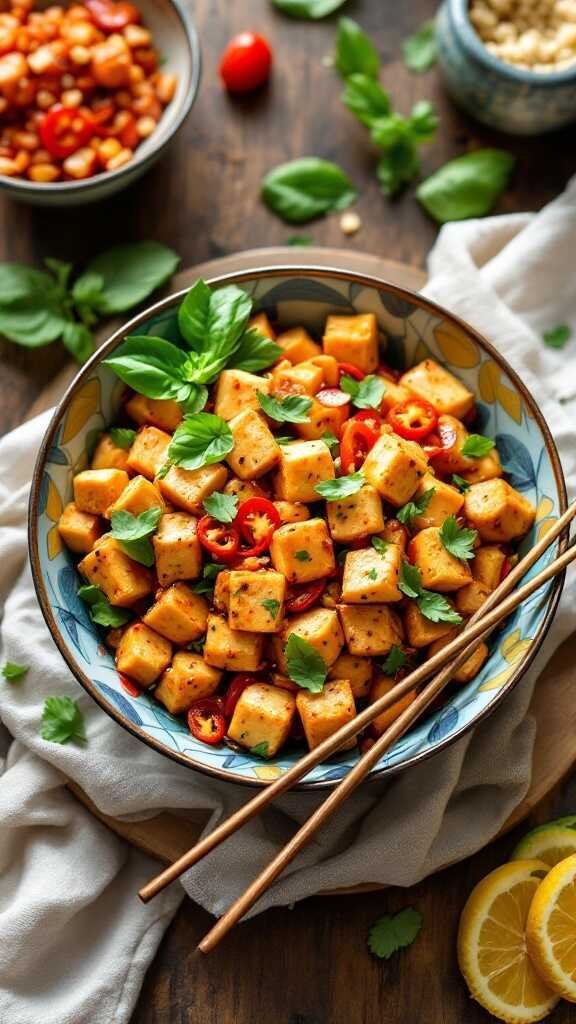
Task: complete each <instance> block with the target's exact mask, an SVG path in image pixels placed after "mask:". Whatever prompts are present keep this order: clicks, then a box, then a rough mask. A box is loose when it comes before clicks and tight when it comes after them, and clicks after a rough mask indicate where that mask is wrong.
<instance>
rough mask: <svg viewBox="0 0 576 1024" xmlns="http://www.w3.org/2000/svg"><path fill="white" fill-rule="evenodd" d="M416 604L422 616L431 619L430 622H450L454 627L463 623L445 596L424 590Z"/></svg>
mask: <svg viewBox="0 0 576 1024" xmlns="http://www.w3.org/2000/svg"><path fill="white" fill-rule="evenodd" d="M416 603H417V605H418V608H419V609H420V611H421V612H422V615H423V616H424V617H425V618H426V619H430V622H450V623H451V624H452V625H454V626H459V625H460V623H461V622H462V616H461V615H459V614H458V612H456V611H454V609H453V608H452V606H451V605H450V604H449V602H448V600H447V599H446V598H445V597H444V595H443V594H435V593H434V591H433V590H423V591H422V592H421V594H420V596H419V598H418V599H417V602H416Z"/></svg>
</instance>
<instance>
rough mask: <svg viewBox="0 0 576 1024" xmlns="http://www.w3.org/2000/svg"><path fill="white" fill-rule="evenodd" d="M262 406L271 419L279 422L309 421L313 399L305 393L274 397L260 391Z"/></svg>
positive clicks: (259, 397)
mask: <svg viewBox="0 0 576 1024" xmlns="http://www.w3.org/2000/svg"><path fill="white" fill-rule="evenodd" d="M257 394H258V401H259V403H260V406H261V408H262V409H263V410H264V412H265V413H266V415H267V416H269V417H270V419H271V420H276V421H277V422H278V423H308V422H309V420H310V417H309V416H308V413H309V412H310V409H311V407H312V399H311V398H306V397H305V396H304V395H286V397H285V398H274V396H273V395H265V394H264V392H263V391H258V392H257Z"/></svg>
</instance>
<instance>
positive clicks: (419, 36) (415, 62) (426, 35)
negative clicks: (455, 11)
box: [402, 21, 436, 73]
mask: <svg viewBox="0 0 576 1024" xmlns="http://www.w3.org/2000/svg"><path fill="white" fill-rule="evenodd" d="M402 53H403V54H404V63H405V64H406V67H407V68H410V71H416V72H418V73H422V72H423V71H428V70H429V68H431V67H432V65H433V64H434V63H435V61H436V37H435V28H434V21H425V22H423V24H422V25H420V28H419V29H418V30H417V31H416V32H414V34H413V35H411V36H408V38H407V39H405V40H404V42H403V43H402Z"/></svg>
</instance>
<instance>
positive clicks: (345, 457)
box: [340, 419, 379, 474]
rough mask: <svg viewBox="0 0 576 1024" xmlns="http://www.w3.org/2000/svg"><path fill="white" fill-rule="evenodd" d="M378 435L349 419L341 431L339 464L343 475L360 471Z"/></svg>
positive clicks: (365, 424) (368, 427) (367, 426)
mask: <svg viewBox="0 0 576 1024" xmlns="http://www.w3.org/2000/svg"><path fill="white" fill-rule="evenodd" d="M378 436H379V434H378V433H376V431H374V430H372V428H371V427H370V426H369V425H368V423H366V422H365V423H362V422H361V421H360V420H355V419H351V420H348V423H347V424H346V426H345V427H344V430H343V431H342V439H341V441H340V462H341V465H342V472H343V473H344V474H348V473H355V472H356V471H357V470H358V469H360V467H361V465H362V463H363V462H364V459H365V458H366V456H367V454H368V452H369V451H370V449H371V448H373V447H374V445H375V444H376V441H377V440H378Z"/></svg>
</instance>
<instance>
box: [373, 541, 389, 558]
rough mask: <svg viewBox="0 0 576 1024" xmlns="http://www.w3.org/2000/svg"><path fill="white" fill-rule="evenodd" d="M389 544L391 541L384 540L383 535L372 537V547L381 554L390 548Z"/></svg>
mask: <svg viewBox="0 0 576 1024" xmlns="http://www.w3.org/2000/svg"><path fill="white" fill-rule="evenodd" d="M389 546H390V542H389V541H387V540H382V538H381V537H372V547H373V548H374V550H375V551H377V552H378V554H379V555H384V554H386V551H387V550H388V548H389Z"/></svg>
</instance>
